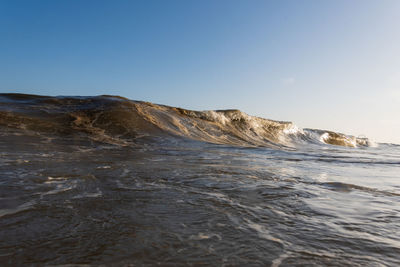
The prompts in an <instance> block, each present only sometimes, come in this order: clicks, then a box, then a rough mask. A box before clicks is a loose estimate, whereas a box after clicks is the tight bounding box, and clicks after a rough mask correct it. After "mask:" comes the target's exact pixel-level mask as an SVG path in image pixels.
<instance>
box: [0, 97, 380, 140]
mask: <svg viewBox="0 0 400 267" xmlns="http://www.w3.org/2000/svg"><path fill="white" fill-rule="evenodd" d="M0 126H3V127H8V128H14V129H22V130H25V131H34V132H39V133H50V134H63V135H72V134H81V135H82V134H83V135H87V136H88V137H90V138H91V139H93V140H96V141H99V142H105V143H112V144H119V145H128V144H130V143H132V142H135V140H137V139H138V138H141V137H146V136H150V137H157V136H162V137H184V138H189V139H193V140H197V141H203V142H210V143H215V144H229V145H236V146H265V147H293V146H296V145H301V144H303V145H304V144H330V145H339V146H347V147H360V146H371V145H373V142H371V141H370V140H369V139H368V138H357V137H354V136H349V135H345V134H342V133H337V132H332V131H325V130H316V129H301V128H299V127H297V126H296V125H294V124H293V123H291V122H283V121H274V120H269V119H263V118H259V117H254V116H250V115H247V114H246V113H244V112H242V111H240V110H234V109H233V110H215V111H193V110H187V109H182V108H175V107H169V106H164V105H157V104H153V103H149V102H142V101H133V100H129V99H126V98H123V97H119V96H108V95H103V96H96V97H50V96H38V95H26V94H0Z"/></svg>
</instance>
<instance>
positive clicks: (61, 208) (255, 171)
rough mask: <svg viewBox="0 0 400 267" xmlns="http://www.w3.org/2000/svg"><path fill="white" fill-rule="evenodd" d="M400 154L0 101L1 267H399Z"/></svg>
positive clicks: (244, 125) (127, 110) (237, 118)
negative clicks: (71, 266)
mask: <svg viewBox="0 0 400 267" xmlns="http://www.w3.org/2000/svg"><path fill="white" fill-rule="evenodd" d="M399 200H400V146H397V145H394V144H374V143H373V142H372V141H370V140H368V139H367V138H357V137H353V136H348V135H345V134H341V133H334V132H331V131H323V130H313V129H300V128H298V127H296V126H295V125H293V124H292V123H289V122H277V121H271V120H266V119H262V118H257V117H252V116H249V115H247V114H245V113H243V112H240V111H238V110H224V111H205V112H198V111H189V110H184V109H179V108H172V107H167V106H162V105H155V104H152V103H145V102H138V101H130V100H127V99H123V98H119V97H111V96H101V97H57V98H55V97H43V96H32V95H17V94H7V95H5V94H3V95H0V264H1V265H2V266H15V265H60V264H61V265H62V264H89V265H115V266H125V265H134V266H154V265H161V266H187V265H189V266H203V265H214V266H243V265H246V266H304V265H307V266H321V265H323V266H397V265H399V264H400V256H399V255H400V234H399V233H400V206H399V204H398V203H399Z"/></svg>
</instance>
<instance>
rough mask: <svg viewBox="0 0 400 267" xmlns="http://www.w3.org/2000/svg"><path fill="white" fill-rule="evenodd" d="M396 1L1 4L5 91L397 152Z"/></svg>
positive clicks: (399, 18)
mask: <svg viewBox="0 0 400 267" xmlns="http://www.w3.org/2000/svg"><path fill="white" fill-rule="evenodd" d="M399 14H400V1H396V0H381V1H379V0H373V1H368V0H358V1H355V0H342V1H340V0H335V1H319V0H315V1H312V0H293V1H256V0H251V1H247V0H240V1H239V0H236V1H235V0H230V1H222V0H212V1H204V0H201V1H185V0H181V1H172V0H166V1H165V0H160V1H151V0H147V1H98V0H96V1H94V0H93V1H90V0H82V1H78V0H68V1H61V0H60V1H54V0H51V1H41V0H34V1H32V0H29V1H18V0H10V1H4V0H0V92H3V93H4V92H20V93H34V94H44V95H99V94H115V95H121V96H125V97H128V98H131V99H135V100H146V101H151V102H155V103H161V104H167V105H172V106H179V107H184V108H189V109H198V110H204V109H225V108H238V109H241V110H243V111H245V112H246V113H248V114H251V115H257V116H261V117H266V118H271V119H277V120H289V121H293V122H295V123H296V124H297V125H299V126H300V127H311V128H322V129H331V130H336V131H341V132H345V133H349V134H354V135H359V134H364V135H367V136H369V137H372V138H373V139H375V140H377V141H386V142H395V143H400V15H399Z"/></svg>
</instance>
